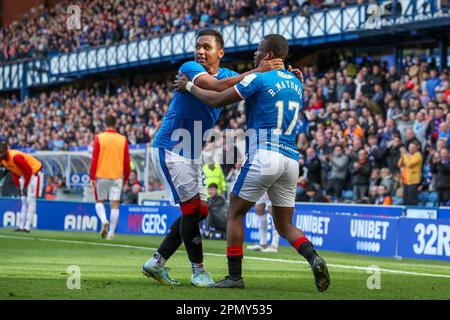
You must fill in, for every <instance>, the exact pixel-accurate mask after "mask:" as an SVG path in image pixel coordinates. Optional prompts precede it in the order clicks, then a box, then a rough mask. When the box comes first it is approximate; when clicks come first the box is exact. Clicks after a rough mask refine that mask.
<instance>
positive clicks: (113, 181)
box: [90, 116, 130, 240]
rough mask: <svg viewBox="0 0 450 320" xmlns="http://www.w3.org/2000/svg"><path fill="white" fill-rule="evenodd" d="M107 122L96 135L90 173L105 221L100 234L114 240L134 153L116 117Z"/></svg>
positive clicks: (100, 216)
mask: <svg viewBox="0 0 450 320" xmlns="http://www.w3.org/2000/svg"><path fill="white" fill-rule="evenodd" d="M105 125H106V131H105V132H103V133H100V134H98V135H97V136H95V139H94V150H93V152H92V160H91V171H90V177H91V185H92V187H93V188H94V193H95V202H96V204H95V211H96V212H97V215H98V217H99V218H100V220H101V223H102V230H101V232H100V235H101V237H102V238H106V237H107V239H108V240H113V239H114V233H115V231H116V227H117V223H118V222H119V204H120V195H121V193H122V187H123V184H124V183H127V181H128V176H129V175H130V153H129V149H128V141H127V138H126V137H125V136H123V135H121V134H119V133H117V132H116V130H115V127H116V118H114V117H113V116H107V117H106V119H105ZM105 200H109V203H110V206H111V215H110V221H108V219H107V218H106V209H105V205H104V202H105ZM110 222H111V225H109V224H110ZM108 226H109V231H108Z"/></svg>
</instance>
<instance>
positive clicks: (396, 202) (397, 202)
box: [392, 197, 403, 206]
mask: <svg viewBox="0 0 450 320" xmlns="http://www.w3.org/2000/svg"><path fill="white" fill-rule="evenodd" d="M392 204H393V205H395V206H400V205H402V204H403V198H400V197H393V198H392Z"/></svg>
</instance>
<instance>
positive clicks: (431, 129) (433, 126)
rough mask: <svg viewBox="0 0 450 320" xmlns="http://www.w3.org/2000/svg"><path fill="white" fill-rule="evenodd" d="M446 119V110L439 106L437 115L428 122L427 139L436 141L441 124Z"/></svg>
mask: <svg viewBox="0 0 450 320" xmlns="http://www.w3.org/2000/svg"><path fill="white" fill-rule="evenodd" d="M444 121H446V119H445V115H444V110H443V109H442V108H440V107H437V108H436V114H435V116H434V117H433V118H432V119H431V121H430V122H428V127H427V131H426V135H427V139H431V141H432V142H433V143H436V140H437V139H438V135H439V126H440V125H441V123H442V122H444Z"/></svg>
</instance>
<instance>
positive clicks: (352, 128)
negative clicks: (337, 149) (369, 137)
mask: <svg viewBox="0 0 450 320" xmlns="http://www.w3.org/2000/svg"><path fill="white" fill-rule="evenodd" d="M344 134H345V135H346V136H348V137H350V139H353V138H354V137H355V136H358V137H360V138H361V139H363V138H364V131H363V130H362V129H361V127H360V126H359V125H358V124H357V121H356V119H354V118H349V119H348V127H347V129H345V131H344Z"/></svg>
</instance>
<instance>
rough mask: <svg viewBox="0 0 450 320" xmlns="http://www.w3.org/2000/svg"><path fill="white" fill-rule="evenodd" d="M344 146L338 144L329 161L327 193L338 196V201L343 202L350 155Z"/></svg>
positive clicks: (330, 195)
mask: <svg viewBox="0 0 450 320" xmlns="http://www.w3.org/2000/svg"><path fill="white" fill-rule="evenodd" d="M343 149H344V148H343V146H341V145H337V146H336V147H335V148H334V152H333V155H332V156H331V157H330V161H329V164H328V166H329V175H328V181H327V187H326V191H327V195H328V196H329V197H330V199H331V197H333V196H336V197H337V199H338V202H342V190H343V188H344V184H345V179H346V177H347V166H348V163H349V159H348V157H347V156H346V155H345V154H344V153H343Z"/></svg>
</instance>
